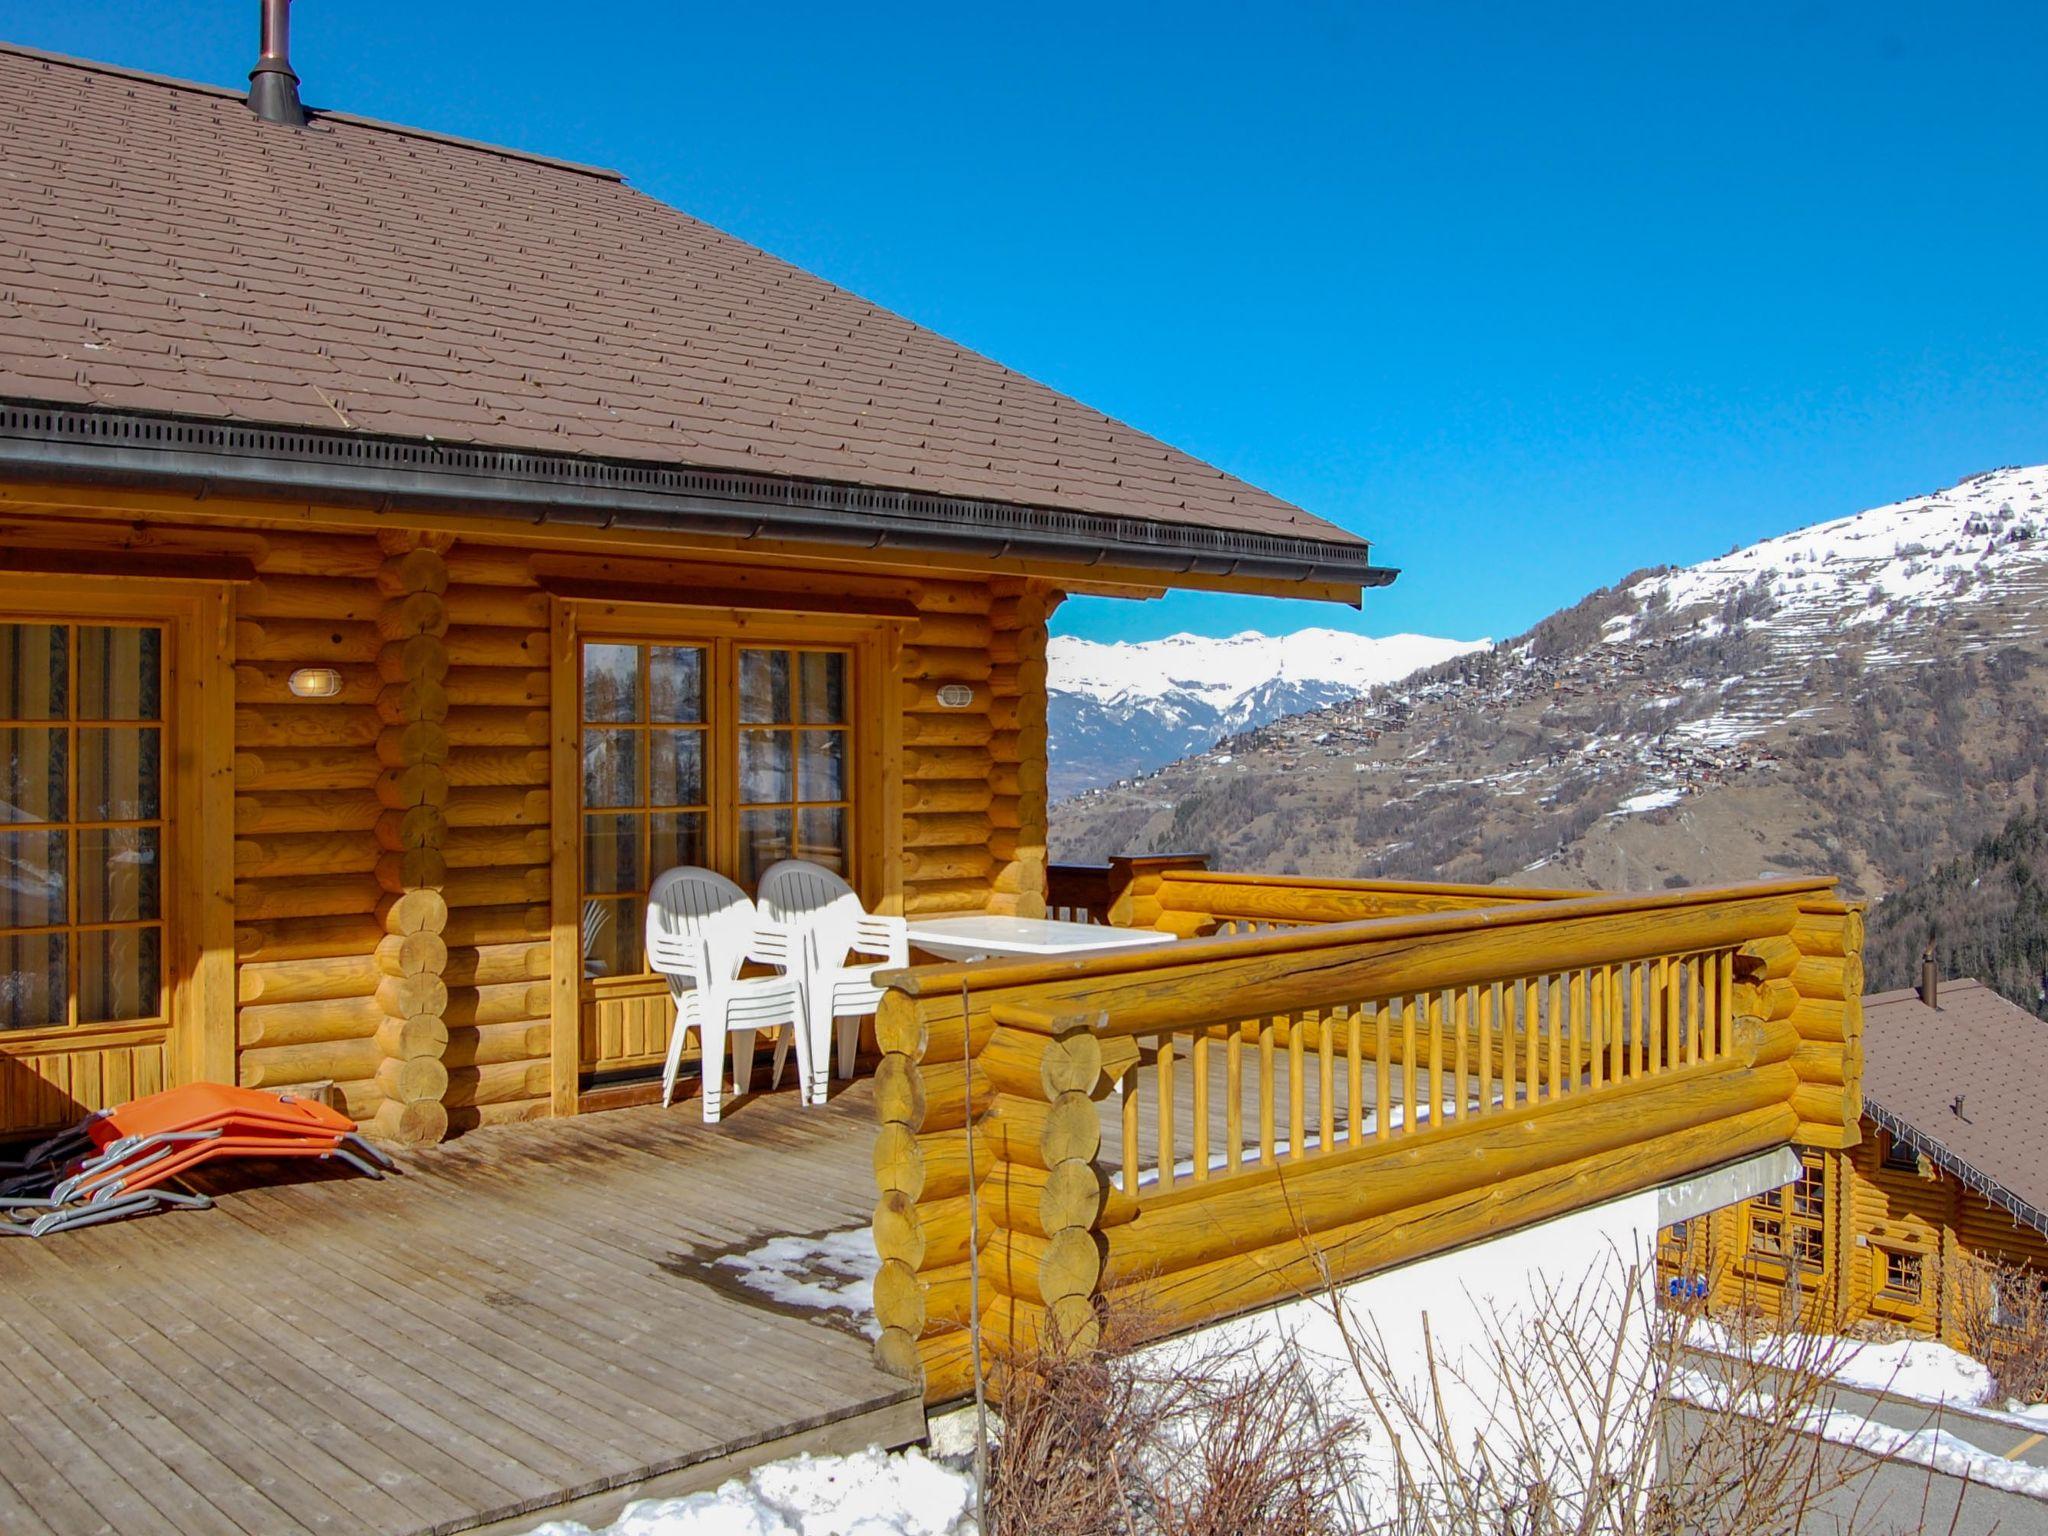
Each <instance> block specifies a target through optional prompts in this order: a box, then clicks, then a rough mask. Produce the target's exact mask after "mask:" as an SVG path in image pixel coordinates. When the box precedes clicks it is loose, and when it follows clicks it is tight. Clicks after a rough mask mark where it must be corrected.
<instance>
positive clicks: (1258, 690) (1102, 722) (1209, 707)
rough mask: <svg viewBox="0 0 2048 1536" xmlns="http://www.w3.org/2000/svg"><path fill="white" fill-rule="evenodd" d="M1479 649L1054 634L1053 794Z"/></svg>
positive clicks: (1302, 637) (1284, 638)
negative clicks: (1110, 640)
mask: <svg viewBox="0 0 2048 1536" xmlns="http://www.w3.org/2000/svg"><path fill="white" fill-rule="evenodd" d="M1487 643H1488V642H1486V641H1484V640H1440V639H1437V638H1435V637H1433V636H1429V635H1387V636H1384V637H1374V636H1369V635H1354V634H1349V633H1346V632H1345V631H1343V630H1336V629H1303V630H1297V631H1296V632H1295V633H1293V634H1291V635H1262V634H1259V633H1258V632H1257V631H1255V630H1246V631H1245V632H1244V633H1243V634H1238V635H1230V636H1228V637H1226V638H1222V639H1212V638H1210V637H1208V636H1205V635H1188V634H1181V635H1169V636H1168V637H1167V638H1166V639H1164V640H1146V641H1139V642H1135V643H1133V642H1123V641H1119V642H1117V643H1115V644H1103V643H1101V642H1099V641H1094V640H1083V639H1080V638H1078V637H1076V636H1073V635H1059V636H1056V637H1054V639H1053V641H1052V643H1051V645H1050V647H1049V648H1048V650H1047V653H1046V670H1047V673H1048V678H1047V687H1048V689H1049V690H1050V693H1051V699H1050V705H1049V712H1050V717H1051V730H1052V767H1051V781H1052V793H1053V797H1054V798H1055V799H1058V798H1060V797H1061V796H1064V795H1070V794H1074V793H1076V792H1077V791H1079V790H1083V789H1088V788H1091V787H1093V786H1095V785H1098V784H1109V783H1113V782H1115V781H1116V780H1117V779H1120V778H1128V777H1130V776H1131V775H1132V774H1137V773H1144V772H1147V771H1149V770H1150V769H1153V768H1157V767H1160V766H1161V765H1162V764H1165V763H1170V762H1172V761H1173V760H1174V759H1175V758H1177V757H1185V756H1186V755H1187V754H1188V753H1190V752H1199V751H1201V750H1202V749H1203V748H1205V747H1208V746H1210V745H1211V744H1213V743H1214V742H1215V741H1217V740H1218V739H1219V738H1221V737H1224V736H1229V735H1233V734H1235V733H1237V732H1239V731H1247V730H1250V729H1251V728H1252V727H1254V726H1259V725H1264V724H1265V723H1266V722H1267V721H1269V720H1275V719H1278V718H1279V717H1280V716H1282V715H1291V714H1299V713H1300V712H1302V711H1303V710H1309V709H1320V708H1322V707H1323V706H1324V705H1327V704H1335V703H1338V702H1340V701H1342V700H1344V699H1352V698H1356V697H1358V696H1359V695H1360V694H1362V693H1364V692H1365V691H1366V690H1368V689H1370V688H1372V687H1374V686H1376V685H1377V684H1380V683H1390V682H1395V681H1397V680H1399V679H1400V678H1403V677H1406V676H1407V675H1408V674H1409V673H1411V672H1414V671H1417V670H1419V669H1421V668H1423V667H1429V666H1434V665H1436V663H1438V662H1440V661H1447V660H1449V659H1450V658H1451V657H1453V656H1457V655H1461V654H1463V653H1464V652H1466V651H1471V650H1478V649H1482V648H1484V647H1485V646H1486V644H1487Z"/></svg>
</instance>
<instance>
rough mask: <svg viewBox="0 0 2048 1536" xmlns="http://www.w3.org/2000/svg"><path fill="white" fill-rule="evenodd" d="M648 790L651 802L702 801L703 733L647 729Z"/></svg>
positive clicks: (679, 802)
mask: <svg viewBox="0 0 2048 1536" xmlns="http://www.w3.org/2000/svg"><path fill="white" fill-rule="evenodd" d="M648 736H649V741H648V748H649V762H648V777H649V778H650V780H651V781H652V782H651V784H650V785H649V789H648V803H649V804H651V805H702V804H703V803H704V733H703V732H702V731H650V732H649V733H648Z"/></svg>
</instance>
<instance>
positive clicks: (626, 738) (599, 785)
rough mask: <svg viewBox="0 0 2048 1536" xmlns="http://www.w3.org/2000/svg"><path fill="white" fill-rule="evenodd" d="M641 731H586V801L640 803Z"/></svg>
mask: <svg viewBox="0 0 2048 1536" xmlns="http://www.w3.org/2000/svg"><path fill="white" fill-rule="evenodd" d="M640 737H641V733H640V732H639V731H585V732H584V733H583V803H584V804H585V805H638V804H640Z"/></svg>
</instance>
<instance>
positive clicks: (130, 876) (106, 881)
mask: <svg viewBox="0 0 2048 1536" xmlns="http://www.w3.org/2000/svg"><path fill="white" fill-rule="evenodd" d="M158 835H159V834H158V832H157V829H156V828H155V827H107V828H102V829H99V830H92V829H88V830H86V831H83V832H80V833H79V834H78V920H79V921H80V922H81V923H133V922H142V921H147V920H149V919H153V918H157V917H161V916H162V915H163V913H162V910H161V908H160V906H159V900H160V898H159V896H158V889H157V885H158V877H157V868H158V865H157V837H158ZM80 958H81V959H83V958H84V952H83V951H80ZM123 1017H129V1015H123ZM140 1017H147V1015H140Z"/></svg>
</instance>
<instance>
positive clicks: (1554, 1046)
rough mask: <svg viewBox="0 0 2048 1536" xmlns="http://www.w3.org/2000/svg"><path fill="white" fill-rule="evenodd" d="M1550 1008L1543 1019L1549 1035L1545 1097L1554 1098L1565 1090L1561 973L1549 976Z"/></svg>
mask: <svg viewBox="0 0 2048 1536" xmlns="http://www.w3.org/2000/svg"><path fill="white" fill-rule="evenodd" d="M1548 991H1550V1008H1548V1018H1546V1020H1544V1026H1546V1028H1544V1034H1548V1036H1550V1083H1548V1090H1546V1098H1556V1096H1559V1094H1563V1092H1565V977H1563V973H1559V975H1554V977H1550V983H1548Z"/></svg>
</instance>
